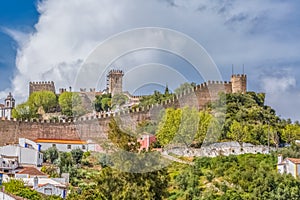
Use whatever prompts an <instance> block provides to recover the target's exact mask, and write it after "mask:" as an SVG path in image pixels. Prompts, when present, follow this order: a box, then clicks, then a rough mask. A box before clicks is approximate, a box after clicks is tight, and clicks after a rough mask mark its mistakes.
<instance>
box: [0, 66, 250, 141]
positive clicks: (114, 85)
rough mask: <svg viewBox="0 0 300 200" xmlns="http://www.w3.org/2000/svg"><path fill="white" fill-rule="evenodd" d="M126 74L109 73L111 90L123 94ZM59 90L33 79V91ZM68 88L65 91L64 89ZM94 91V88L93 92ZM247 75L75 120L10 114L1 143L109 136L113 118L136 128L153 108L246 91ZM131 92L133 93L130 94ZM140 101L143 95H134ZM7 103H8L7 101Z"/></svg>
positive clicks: (1, 124) (0, 124) (0, 129)
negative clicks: (154, 100)
mask: <svg viewBox="0 0 300 200" xmlns="http://www.w3.org/2000/svg"><path fill="white" fill-rule="evenodd" d="M123 75H124V73H123V71H120V70H112V71H110V72H109V74H108V91H109V92H111V93H113V95H115V94H120V93H122V92H123V91H122V90H123V89H122V77H123ZM45 89H46V90H50V91H55V86H54V83H53V82H31V83H30V92H35V91H40V90H45ZM64 91H65V90H61V92H64ZM93 91H94V90H91V92H93ZM246 91H247V76H246V75H245V74H233V75H232V76H231V80H230V82H226V81H224V82H222V81H207V82H205V83H202V84H199V85H197V86H195V87H194V88H190V89H188V90H187V91H184V92H182V93H181V94H177V95H175V96H173V98H172V99H169V100H166V101H163V102H162V103H161V104H160V105H159V104H154V105H148V106H145V107H136V108H130V109H127V110H119V111H117V112H109V113H98V114H96V115H91V116H85V117H80V118H77V119H71V120H68V121H66V120H57V119H53V120H35V119H33V120H30V121H28V120H16V119H10V117H11V116H6V117H5V118H2V120H0V137H1V138H2V140H0V145H1V144H5V143H11V142H12V141H16V142H17V139H18V138H19V137H25V138H28V139H31V140H35V139H38V138H48V139H84V140H88V139H92V140H93V139H95V140H97V141H99V140H101V139H103V138H106V137H107V131H108V124H109V122H110V120H111V117H117V118H118V117H119V118H120V119H122V120H123V122H124V123H125V124H127V125H130V126H131V127H135V126H136V125H137V124H138V123H139V122H141V121H143V120H151V119H153V116H152V115H154V114H155V113H154V112H152V111H153V109H158V110H160V109H163V108H167V107H175V108H178V107H182V106H185V105H187V104H189V103H192V105H197V106H198V107H197V108H198V109H199V110H201V109H203V108H204V107H205V105H207V103H209V102H212V101H214V100H216V99H217V98H218V94H219V93H220V92H224V93H227V94H228V93H243V94H244V93H246ZM128 95H129V94H128ZM131 97H132V98H133V99H135V100H138V99H139V98H140V97H135V96H131ZM7 99H8V100H9V101H8V102H9V105H8V106H9V107H11V106H12V105H13V104H14V99H13V98H12V96H11V95H9V96H8V98H7ZM6 103H7V102H6Z"/></svg>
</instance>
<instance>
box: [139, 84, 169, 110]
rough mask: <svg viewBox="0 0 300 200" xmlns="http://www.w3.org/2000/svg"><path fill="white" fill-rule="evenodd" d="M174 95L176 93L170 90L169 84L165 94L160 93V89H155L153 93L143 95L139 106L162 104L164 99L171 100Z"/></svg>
mask: <svg viewBox="0 0 300 200" xmlns="http://www.w3.org/2000/svg"><path fill="white" fill-rule="evenodd" d="M173 97H174V94H172V93H170V92H169V88H168V86H167V87H166V89H165V92H164V94H162V93H160V92H159V91H156V90H155V91H154V93H153V95H149V96H143V97H142V98H141V100H140V104H139V106H141V107H143V106H148V105H152V104H157V103H158V104H160V103H161V102H162V101H166V100H169V99H171V98H173Z"/></svg>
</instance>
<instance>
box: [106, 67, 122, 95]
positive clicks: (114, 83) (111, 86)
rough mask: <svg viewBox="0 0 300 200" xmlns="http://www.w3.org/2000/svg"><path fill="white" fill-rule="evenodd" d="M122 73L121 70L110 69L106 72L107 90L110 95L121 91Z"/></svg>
mask: <svg viewBox="0 0 300 200" xmlns="http://www.w3.org/2000/svg"><path fill="white" fill-rule="evenodd" d="M123 76H124V73H123V71H122V70H115V69H113V70H110V71H109V73H108V76H107V77H108V92H109V93H111V96H114V95H115V94H121V93H122V92H123V86H122V84H123V83H122V79H123Z"/></svg>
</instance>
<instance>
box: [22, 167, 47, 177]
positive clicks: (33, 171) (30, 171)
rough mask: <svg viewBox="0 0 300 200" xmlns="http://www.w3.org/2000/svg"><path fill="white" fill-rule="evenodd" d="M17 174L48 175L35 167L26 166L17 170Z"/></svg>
mask: <svg viewBox="0 0 300 200" xmlns="http://www.w3.org/2000/svg"><path fill="white" fill-rule="evenodd" d="M18 174H28V175H30V176H48V175H47V174H45V173H43V172H41V171H39V170H38V169H37V168H35V167H26V168H24V169H22V170H21V171H19V172H18Z"/></svg>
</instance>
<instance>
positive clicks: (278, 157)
mask: <svg viewBox="0 0 300 200" xmlns="http://www.w3.org/2000/svg"><path fill="white" fill-rule="evenodd" d="M277 159H278V161H277V164H279V163H282V161H283V157H282V154H278V156H277Z"/></svg>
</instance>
